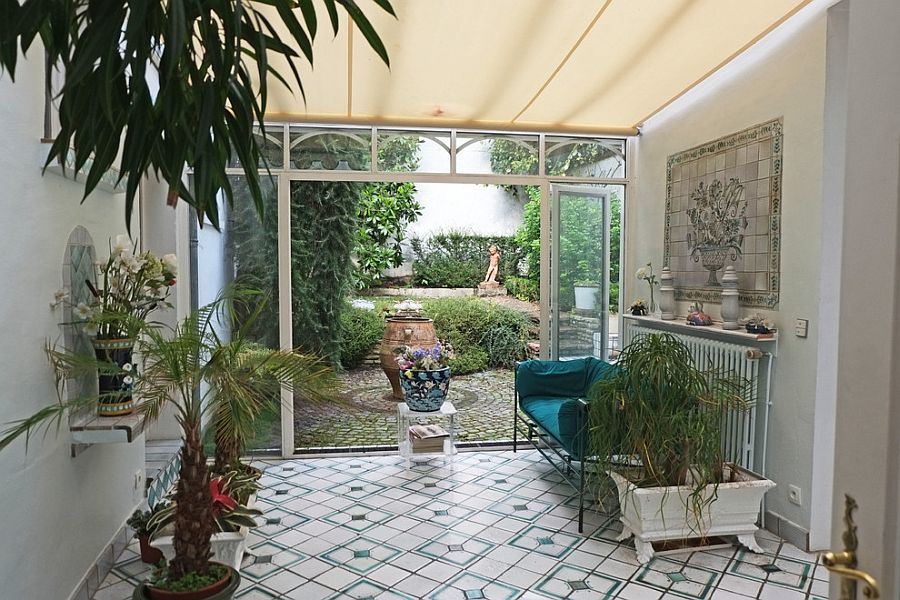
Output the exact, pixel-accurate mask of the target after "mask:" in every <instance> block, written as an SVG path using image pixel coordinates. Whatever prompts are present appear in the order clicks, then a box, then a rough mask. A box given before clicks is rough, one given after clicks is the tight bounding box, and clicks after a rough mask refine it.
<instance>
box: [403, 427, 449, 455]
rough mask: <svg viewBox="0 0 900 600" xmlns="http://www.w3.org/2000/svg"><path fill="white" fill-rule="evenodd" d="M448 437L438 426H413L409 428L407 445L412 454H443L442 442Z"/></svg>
mask: <svg viewBox="0 0 900 600" xmlns="http://www.w3.org/2000/svg"><path fill="white" fill-rule="evenodd" d="M448 437H450V434H449V433H447V431H446V430H444V428H442V427H441V426H440V425H434V424H431V423H429V424H427V425H413V426H411V427H410V428H409V445H410V447H411V448H412V451H413V452H443V451H444V440H446V439H447V438H448Z"/></svg>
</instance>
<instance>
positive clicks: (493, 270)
mask: <svg viewBox="0 0 900 600" xmlns="http://www.w3.org/2000/svg"><path fill="white" fill-rule="evenodd" d="M488 252H490V259H491V262H490V265H489V266H488V270H487V273H486V274H485V276H484V281H482V283H496V281H497V274H498V273H499V272H500V252H499V251H497V246H496V245H494V244H491V247H490V248H489V249H488Z"/></svg>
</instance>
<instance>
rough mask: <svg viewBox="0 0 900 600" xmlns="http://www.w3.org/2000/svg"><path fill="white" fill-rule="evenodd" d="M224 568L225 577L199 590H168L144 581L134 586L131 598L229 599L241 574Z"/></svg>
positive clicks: (140, 599)
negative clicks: (226, 573) (226, 570)
mask: <svg viewBox="0 0 900 600" xmlns="http://www.w3.org/2000/svg"><path fill="white" fill-rule="evenodd" d="M214 564H221V563H214ZM222 566H225V565H222ZM226 568H227V569H228V576H227V577H225V578H224V579H222V580H221V581H217V582H216V583H214V584H212V585H209V586H206V587H205V588H201V589H199V590H193V591H190V592H170V591H168V590H161V589H158V588H155V587H151V586H150V585H148V584H147V582H146V581H145V582H143V583H141V584H140V585H139V586H137V587H136V588H134V593H133V594H132V595H131V598H132V600H231V599H232V598H234V593H235V592H236V591H237V589H238V586H240V585H241V574H240V573H238V572H237V571H236V570H234V569H232V568H231V567H226Z"/></svg>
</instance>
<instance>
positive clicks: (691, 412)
mask: <svg viewBox="0 0 900 600" xmlns="http://www.w3.org/2000/svg"><path fill="white" fill-rule="evenodd" d="M617 367H618V368H617V370H616V372H615V373H614V374H613V375H612V376H610V377H608V378H606V379H603V380H601V381H599V382H597V383H596V384H595V385H594V387H593V388H592V389H591V392H590V399H591V401H590V404H589V412H588V415H589V427H590V428H589V432H588V443H589V446H590V452H591V454H592V455H593V456H596V457H597V460H598V461H599V463H600V467H601V469H602V470H603V471H605V472H607V473H608V474H609V476H610V479H611V481H612V482H613V483H614V484H615V489H616V493H617V495H618V499H619V504H620V510H621V512H620V520H621V522H622V525H623V531H622V535H621V537H620V539H627V538H628V537H631V536H632V535H633V536H634V541H635V548H636V550H637V553H638V558H639V560H640V561H641V562H642V563H646V562H648V561H649V560H650V559H651V558H652V557H653V554H654V548H653V543H654V542H662V541H672V540H686V539H695V538H700V540H701V541H702V540H704V539H708V538H709V537H712V536H725V535H728V536H731V535H736V536H737V538H738V541H739V542H740V543H742V544H744V545H745V546H747V547H748V548H749V549H750V550H753V551H755V552H759V551H761V549H760V547H759V546H758V544H757V543H756V540H755V537H754V534H755V532H756V530H757V526H756V522H757V517H758V515H759V508H760V502H761V501H762V497H763V495H764V494H765V493H766V491H768V490H769V489H770V488H772V487H774V486H775V483H774V482H772V481H769V480H766V479H764V478H762V477H760V476H758V475H756V474H754V473H752V472H750V471H748V470H746V469H744V468H742V467H740V466H739V465H737V464H734V463H730V462H727V461H726V457H725V456H724V454H723V449H722V422H723V417H724V416H725V415H726V414H727V413H728V411H736V410H737V411H741V410H747V409H748V408H749V402H751V401H752V400H748V396H749V393H748V390H749V389H750V388H749V382H748V381H746V380H743V379H740V378H738V377H736V376H734V375H733V374H731V373H728V372H725V371H717V370H712V371H702V370H700V369H698V368H697V367H696V365H695V364H694V360H693V357H692V355H691V353H690V351H689V350H688V349H687V347H685V345H684V344H682V343H681V342H680V341H679V340H678V339H677V338H675V337H674V336H672V335H670V334H650V335H642V336H639V337H637V338H635V339H634V341H632V343H631V344H629V345H628V346H626V347H625V348H624V349H623V350H622V353H621V354H620V356H619V360H618V363H617Z"/></svg>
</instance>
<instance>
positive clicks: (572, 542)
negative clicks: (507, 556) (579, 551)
mask: <svg viewBox="0 0 900 600" xmlns="http://www.w3.org/2000/svg"><path fill="white" fill-rule="evenodd" d="M580 542H581V538H580V537H578V536H575V535H572V534H569V533H565V532H562V531H553V530H552V529H547V528H545V527H540V526H537V525H532V526H530V527H528V528H527V529H524V530H523V531H522V532H521V533H519V534H518V535H517V536H516V537H514V538H513V539H512V540H511V541H510V542H509V545H511V546H515V547H516V548H521V549H522V550H527V551H529V552H539V553H541V554H546V555H548V556H552V557H554V558H562V557H563V556H565V555H567V554H568V553H569V552H571V551H572V549H573V548H575V546H576V545H577V544H578V543H580Z"/></svg>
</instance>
